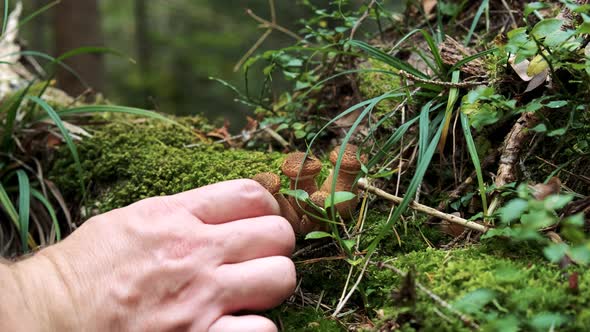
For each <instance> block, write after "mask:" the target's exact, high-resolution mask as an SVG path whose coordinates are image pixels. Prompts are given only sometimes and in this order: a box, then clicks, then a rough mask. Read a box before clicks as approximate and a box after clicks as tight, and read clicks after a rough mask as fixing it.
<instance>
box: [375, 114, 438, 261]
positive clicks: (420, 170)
mask: <svg viewBox="0 0 590 332" xmlns="http://www.w3.org/2000/svg"><path fill="white" fill-rule="evenodd" d="M443 125H444V121H442V122H441V124H440V127H439V128H438V130H437V132H436V134H435V135H434V138H433V139H432V141H431V142H430V145H429V146H428V149H427V151H426V153H425V154H424V159H422V161H421V162H420V163H419V164H418V166H417V168H416V173H415V174H414V177H413V178H412V181H411V182H410V185H409V186H408V189H407V190H406V194H405V196H404V199H403V200H402V202H401V204H400V205H398V207H397V208H396V209H395V211H394V212H393V214H392V216H391V218H390V219H389V221H388V222H387V223H386V224H385V225H383V227H382V228H381V231H380V232H379V234H378V235H377V237H376V238H375V239H374V240H373V241H372V242H371V244H370V245H369V247H368V248H367V255H366V256H365V257H370V256H371V255H372V254H373V253H374V252H375V250H376V249H377V246H378V245H379V242H381V240H382V239H383V238H384V237H385V235H386V234H387V232H388V231H389V230H390V229H391V227H392V226H393V224H394V223H395V222H396V221H397V220H398V219H399V218H400V217H401V215H402V214H403V213H404V212H405V211H406V210H407V209H408V206H409V205H410V203H411V202H412V201H413V200H414V196H415V194H416V191H417V190H418V186H419V185H420V183H421V182H422V179H423V178H424V175H425V174H426V170H427V169H428V167H429V166H430V162H431V161H432V157H433V156H434V153H435V152H436V147H437V146H438V142H439V141H440V136H441V134H442V129H443Z"/></svg>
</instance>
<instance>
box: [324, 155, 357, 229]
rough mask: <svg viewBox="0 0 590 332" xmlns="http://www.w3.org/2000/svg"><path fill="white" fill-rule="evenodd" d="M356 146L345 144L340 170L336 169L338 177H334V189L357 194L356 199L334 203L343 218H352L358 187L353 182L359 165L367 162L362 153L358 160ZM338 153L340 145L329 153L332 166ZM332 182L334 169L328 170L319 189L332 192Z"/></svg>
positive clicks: (336, 159)
mask: <svg viewBox="0 0 590 332" xmlns="http://www.w3.org/2000/svg"><path fill="white" fill-rule="evenodd" d="M357 151H358V147H357V146H356V145H353V144H348V145H346V148H345V150H344V155H343V156H342V162H341V164H340V170H339V171H338V178H337V179H336V189H335V192H338V191H348V192H351V193H353V194H355V195H357V198H356V199H351V200H349V201H346V202H342V203H339V204H336V210H338V213H339V214H340V215H341V216H342V218H344V219H347V220H349V219H352V216H353V214H354V209H355V207H356V205H357V204H358V188H357V184H356V182H355V180H356V177H357V176H358V173H359V172H360V171H361V165H362V164H364V163H366V162H367V156H366V155H364V154H362V155H361V156H360V160H358V159H357ZM339 153H340V146H337V147H336V148H335V149H334V150H332V152H331V153H330V162H331V163H332V165H334V167H335V166H336V162H337V161H338V156H339ZM333 183H334V171H333V170H332V171H331V172H330V175H328V178H326V181H324V183H323V184H322V187H321V189H320V190H321V191H325V192H328V193H330V192H332V185H333Z"/></svg>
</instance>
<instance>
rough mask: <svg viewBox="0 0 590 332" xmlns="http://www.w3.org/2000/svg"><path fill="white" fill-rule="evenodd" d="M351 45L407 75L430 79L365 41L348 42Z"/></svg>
mask: <svg viewBox="0 0 590 332" xmlns="http://www.w3.org/2000/svg"><path fill="white" fill-rule="evenodd" d="M348 43H349V44H350V45H352V46H355V47H358V48H360V49H361V50H363V51H365V52H366V53H367V54H368V55H369V56H370V57H372V58H373V59H375V60H378V61H381V62H383V63H385V64H388V65H390V66H392V67H393V68H395V69H398V70H403V71H405V72H407V73H410V74H412V75H414V76H418V77H420V78H422V79H430V77H428V75H426V74H424V73H423V72H421V71H419V70H418V69H416V68H414V67H413V66H412V65H410V64H409V63H407V62H404V61H402V60H400V59H398V58H396V57H393V56H391V55H389V54H387V53H385V52H383V51H381V50H380V49H377V48H375V47H373V46H371V45H369V44H367V43H365V42H363V41H359V40H351V41H349V42H348Z"/></svg>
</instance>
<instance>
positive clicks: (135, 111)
mask: <svg viewBox="0 0 590 332" xmlns="http://www.w3.org/2000/svg"><path fill="white" fill-rule="evenodd" d="M93 113H124V114H130V115H137V116H141V117H146V118H151V119H157V120H162V121H164V122H168V123H170V124H175V125H179V126H180V124H179V123H178V122H176V121H174V120H172V119H170V118H168V117H166V116H164V115H162V114H159V113H156V112H154V111H149V110H144V109H141V108H135V107H126V106H116V105H90V106H80V107H72V108H67V109H64V110H59V111H57V114H58V115H59V116H60V117H62V118H65V117H68V116H73V115H80V114H93ZM47 116H48V115H43V116H42V117H41V118H38V119H37V120H43V119H46V118H47Z"/></svg>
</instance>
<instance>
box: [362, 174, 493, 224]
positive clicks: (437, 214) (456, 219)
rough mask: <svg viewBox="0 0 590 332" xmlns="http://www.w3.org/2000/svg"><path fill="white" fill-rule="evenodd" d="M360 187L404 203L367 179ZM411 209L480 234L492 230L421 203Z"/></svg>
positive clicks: (413, 203) (397, 202)
mask: <svg viewBox="0 0 590 332" xmlns="http://www.w3.org/2000/svg"><path fill="white" fill-rule="evenodd" d="M358 187H359V188H360V189H363V190H366V191H368V192H370V193H372V194H375V195H377V196H379V197H381V198H384V199H386V200H388V201H392V202H394V203H396V204H401V202H402V201H403V198H401V197H397V196H394V195H392V194H390V193H388V192H385V191H383V190H381V189H379V188H376V187H373V186H371V185H369V184H368V183H367V180H366V179H361V180H359V182H358ZM410 208H412V209H414V210H416V211H420V212H423V213H426V214H428V215H430V216H434V217H437V218H439V219H442V220H446V221H448V222H451V223H454V224H457V225H461V226H463V227H466V228H469V229H473V230H475V231H478V232H481V233H485V232H487V231H488V230H489V229H490V228H489V227H487V226H485V225H482V224H479V223H476V222H473V221H469V220H467V219H463V218H461V217H457V216H455V215H452V214H447V213H444V212H440V211H438V210H436V209H433V208H431V207H429V206H426V205H423V204H419V203H416V202H411V203H410Z"/></svg>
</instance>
